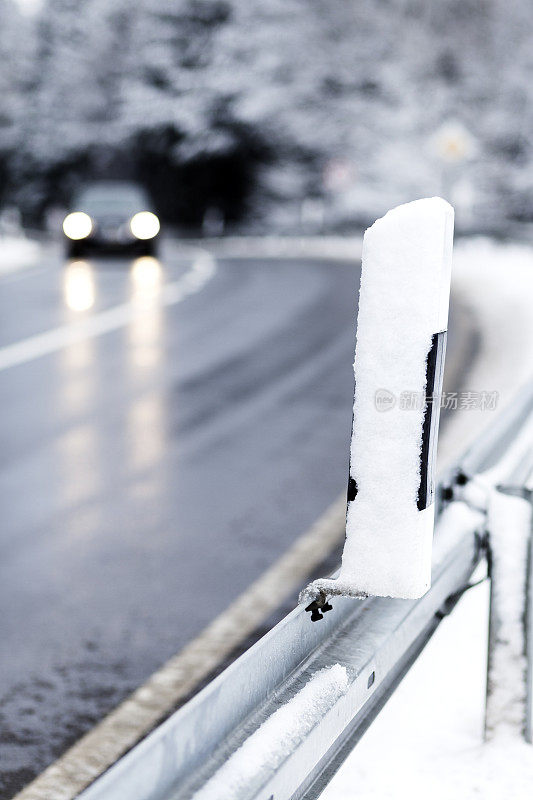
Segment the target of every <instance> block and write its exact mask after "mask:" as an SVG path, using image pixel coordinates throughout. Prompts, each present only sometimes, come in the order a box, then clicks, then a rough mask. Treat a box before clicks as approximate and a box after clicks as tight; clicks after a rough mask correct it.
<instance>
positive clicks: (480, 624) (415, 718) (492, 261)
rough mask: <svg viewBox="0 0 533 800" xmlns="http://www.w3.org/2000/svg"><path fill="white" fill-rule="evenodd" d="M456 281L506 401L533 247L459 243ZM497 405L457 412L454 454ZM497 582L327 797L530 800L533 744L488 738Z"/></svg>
mask: <svg viewBox="0 0 533 800" xmlns="http://www.w3.org/2000/svg"><path fill="white" fill-rule="evenodd" d="M452 286H453V288H454V290H455V292H457V293H459V294H460V296H461V298H462V299H463V300H464V301H467V302H468V304H469V306H470V308H471V310H472V314H473V315H474V316H475V318H476V320H477V322H478V324H479V327H480V331H481V333H482V341H481V351H480V353H479V354H478V359H477V361H476V365H475V367H474V369H473V370H472V372H471V374H470V378H469V386H468V387H466V388H468V389H470V390H472V391H482V390H491V391H497V392H498V393H499V398H500V407H503V405H505V404H506V403H507V402H508V401H509V400H510V399H511V398H512V397H513V395H514V394H515V393H516V392H517V391H518V390H519V388H520V387H521V386H522V385H523V384H524V382H525V381H526V379H527V378H528V377H530V375H531V365H532V363H533V313H532V306H533V248H531V247H528V246H525V245H510V244H496V243H494V242H492V241H490V240H488V239H469V240H462V241H459V243H458V244H457V245H456V248H455V254H454V268H453V273H452ZM493 413H494V412H489V411H487V412H485V413H480V412H476V411H474V410H469V409H461V410H458V411H457V412H455V414H454V416H453V418H452V421H451V424H449V425H448V426H447V427H446V428H445V431H444V435H443V437H442V441H441V443H440V458H441V463H446V462H448V461H450V460H451V459H453V457H454V456H456V455H457V454H458V453H459V452H460V451H461V450H462V449H464V447H465V445H466V444H467V442H468V441H470V440H472V438H473V437H475V436H476V434H478V433H479V431H480V430H481V429H482V428H483V427H486V426H488V425H490V423H491V419H493V418H494V417H493V416H491V414H493ZM487 619H488V586H487V584H486V583H484V584H482V585H481V586H479V587H478V588H476V589H472V590H471V591H470V592H468V593H467V594H466V595H465V596H464V598H463V599H462V600H461V602H460V603H459V605H458V606H457V608H456V609H455V611H454V612H453V614H452V615H451V616H450V617H449V618H447V619H445V620H444V621H443V623H442V624H441V626H440V627H439V629H438V631H437V633H436V634H435V636H434V637H433V639H432V641H431V642H430V643H429V645H428V646H427V647H426V649H425V650H424V652H423V653H422V655H421V657H420V658H419V660H418V661H417V663H416V664H415V665H414V666H413V668H412V669H411V670H410V672H409V673H408V675H407V676H406V678H405V679H404V681H403V682H402V684H401V685H400V687H399V688H398V690H397V691H396V692H395V694H394V695H393V697H392V698H391V699H390V701H389V703H388V704H387V705H386V707H385V709H384V710H383V711H382V713H381V714H380V716H379V717H378V719H377V720H376V722H375V723H374V724H373V725H372V726H371V728H370V730H369V731H368V732H367V733H366V735H365V736H364V737H363V739H362V740H361V742H360V743H359V744H358V745H357V747H356V748H355V749H354V751H353V753H352V754H351V756H350V757H349V758H348V760H347V761H346V763H345V764H344V765H343V767H342V768H341V770H340V771H339V773H338V774H337V775H336V776H335V777H334V779H333V780H332V782H331V783H330V785H329V786H328V787H327V789H326V790H325V791H324V792H323V793H322V795H321V800H352V798H353V800H355V798H357V800H389V798H394V800H398V798H400V799H401V798H409V800H422V798H423V799H424V800H426V798H428V797H431V798H434V799H435V800H445V799H446V800H449V799H450V798H461V800H492V799H494V800H501V798H504V797H505V798H513V800H522V799H523V800H526V798H528V797H530V796H531V792H532V791H533V788H532V787H533V746H531V745H528V744H525V743H523V742H522V741H520V739H518V738H517V737H516V735H513V734H512V733H506V732H505V731H500V733H499V735H498V736H495V737H494V738H493V739H491V741H490V742H489V743H486V744H484V743H483V713H484V699H485V686H486V650H487Z"/></svg>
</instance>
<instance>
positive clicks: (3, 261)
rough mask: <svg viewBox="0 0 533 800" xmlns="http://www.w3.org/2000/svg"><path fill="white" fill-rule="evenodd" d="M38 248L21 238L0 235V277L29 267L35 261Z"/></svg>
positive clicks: (28, 240)
mask: <svg viewBox="0 0 533 800" xmlns="http://www.w3.org/2000/svg"><path fill="white" fill-rule="evenodd" d="M39 253H40V246H39V245H38V244H37V242H32V241H31V240H30V239H26V238H24V237H23V236H2V235H0V275H5V274H6V273H8V272H14V271H15V270H17V269H22V268H23V267H27V266H30V265H31V264H32V263H34V262H35V261H37V259H38V257H39Z"/></svg>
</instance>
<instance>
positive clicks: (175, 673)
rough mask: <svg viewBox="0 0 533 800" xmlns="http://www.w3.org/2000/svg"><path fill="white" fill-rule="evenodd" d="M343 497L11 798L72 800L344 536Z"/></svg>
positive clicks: (146, 730)
mask: <svg viewBox="0 0 533 800" xmlns="http://www.w3.org/2000/svg"><path fill="white" fill-rule="evenodd" d="M345 516H346V497H345V495H344V494H343V495H342V496H341V497H339V498H338V499H337V500H336V501H335V502H334V503H333V504H332V505H331V506H330V507H329V508H328V509H327V511H326V512H325V513H324V514H323V515H322V516H321V517H320V518H319V519H318V520H317V521H316V522H315V523H314V525H312V527H311V528H310V529H309V530H308V531H307V532H306V533H304V534H302V535H301V536H300V537H299V538H298V539H297V540H296V541H295V543H294V544H293V545H292V547H290V548H289V550H287V552H286V553H284V555H282V556H281V558H279V559H278V560H277V561H276V562H275V563H274V564H273V565H272V567H270V568H269V569H268V570H267V571H266V572H265V573H263V575H262V576H261V577H260V578H258V579H257V580H256V581H255V582H254V583H252V584H251V586H250V587H249V588H248V589H247V590H246V591H245V592H243V593H242V594H241V595H240V596H239V597H238V598H237V599H236V600H235V601H234V602H233V603H232V604H231V605H230V606H229V607H228V608H227V609H226V611H224V612H222V614H220V615H219V616H218V617H216V618H215V619H214V620H213V622H211V623H210V624H209V625H208V626H207V628H204V630H203V631H202V633H200V635H199V636H197V637H196V639H193V641H192V642H189V644H187V645H186V646H185V647H184V648H183V650H181V651H180V652H179V653H178V654H177V655H175V656H174V657H173V658H171V659H170V660H169V661H167V663H166V664H164V666H163V667H161V669H159V670H158V671H157V672H155V673H154V674H153V675H152V676H151V677H150V678H149V679H148V680H147V681H146V683H145V684H143V685H142V686H141V687H140V688H139V689H137V690H136V691H135V692H133V694H132V695H130V697H129V698H127V699H126V700H125V701H124V702H123V703H121V705H119V706H118V707H117V708H116V709H115V710H114V711H112V712H111V713H110V714H109V715H108V716H107V717H105V718H104V719H103V720H102V722H100V723H98V724H97V725H96V726H95V727H94V728H92V730H90V731H89V732H88V733H86V734H85V736H83V737H82V738H81V739H80V740H79V741H78V742H77V743H76V744H74V745H73V746H72V747H71V748H70V750H67V752H66V753H65V754H64V755H63V756H61V757H60V758H59V759H58V760H57V761H55V762H54V763H53V764H52V765H51V766H49V767H48V768H47V769H46V770H44V772H42V773H41V774H40V775H39V776H38V777H37V778H35V780H34V781H33V782H32V783H30V784H29V785H28V786H27V787H26V788H25V789H23V790H22V791H21V792H19V794H17V795H16V797H15V798H13V800H51V798H53V800H73V798H74V797H76V796H77V795H78V794H79V793H80V792H81V791H82V790H83V789H84V788H86V787H87V786H88V785H89V784H90V783H92V782H93V781H94V780H96V778H97V777H98V776H99V775H101V774H102V773H103V772H104V771H105V770H106V769H108V767H110V766H111V765H112V764H114V763H115V761H117V759H119V758H120V757H121V756H122V755H123V754H124V753H125V752H126V751H127V750H129V749H130V748H131V747H133V745H135V744H136V743H137V742H138V741H139V740H140V739H141V738H142V737H143V736H145V735H146V734H147V733H148V732H149V731H150V730H151V729H152V728H154V727H155V725H156V724H157V723H158V722H159V721H160V720H161V719H162V718H163V717H165V716H166V715H167V714H168V713H169V712H170V711H172V709H173V708H175V706H176V705H177V704H178V703H179V701H180V700H183V698H185V697H186V696H187V695H189V694H190V693H191V692H192V691H193V690H194V688H195V687H196V686H197V685H198V683H200V681H202V680H203V679H204V678H206V677H207V676H208V675H209V674H210V673H211V672H212V671H213V670H214V669H215V668H216V667H217V666H218V665H219V664H220V662H221V661H223V660H224V659H225V658H226V657H227V656H228V655H229V654H230V653H231V652H232V650H234V649H235V648H236V647H238V646H239V645H240V644H241V643H242V642H243V641H244V640H245V639H246V638H247V637H248V636H250V634H252V633H253V632H254V631H255V630H257V628H258V627H259V626H260V625H261V624H262V623H264V621H265V620H266V619H267V618H268V617H269V616H270V614H272V613H273V612H274V611H275V610H276V608H278V607H279V606H280V605H281V603H282V602H283V600H284V599H286V598H287V597H288V596H289V595H290V594H292V593H293V592H295V591H297V590H298V589H300V588H301V586H302V585H303V584H304V583H305V581H306V580H307V579H308V577H309V574H310V572H312V570H313V569H314V568H315V567H316V566H318V565H319V564H320V563H321V561H323V560H324V559H325V558H326V557H327V556H328V555H329V554H330V553H331V550H332V549H333V547H334V546H335V545H336V544H339V543H340V542H341V541H342V539H343V538H344V526H345Z"/></svg>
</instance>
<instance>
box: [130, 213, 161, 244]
mask: <svg viewBox="0 0 533 800" xmlns="http://www.w3.org/2000/svg"><path fill="white" fill-rule="evenodd" d="M160 227H161V226H160V224H159V220H158V218H157V217H156V215H155V214H152V212H151V211H139V213H138V214H135V216H133V217H132V218H131V220H130V230H131V232H132V233H133V235H134V236H135V238H136V239H153V238H154V236H157V234H158V233H159V229H160Z"/></svg>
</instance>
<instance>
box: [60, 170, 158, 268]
mask: <svg viewBox="0 0 533 800" xmlns="http://www.w3.org/2000/svg"><path fill="white" fill-rule="evenodd" d="M159 231H160V223H159V219H158V218H157V216H156V214H154V212H153V210H152V208H151V203H150V201H149V199H148V197H147V195H146V193H145V192H144V190H143V189H142V188H141V187H140V186H138V185H137V184H135V183H126V182H118V181H105V182H104V181H99V182H95V183H91V184H88V185H87V186H86V187H85V188H84V189H83V190H82V191H81V192H80V193H79V194H78V195H77V196H76V197H75V198H74V202H73V204H72V207H71V211H70V213H69V214H67V216H66V217H65V219H64V220H63V233H64V235H65V239H66V246H67V253H68V256H69V257H71V258H73V257H79V256H81V255H83V254H84V253H86V252H87V251H89V250H102V251H104V250H105V251H109V252H134V253H136V254H138V255H154V253H155V250H156V243H157V237H158V235H159Z"/></svg>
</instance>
